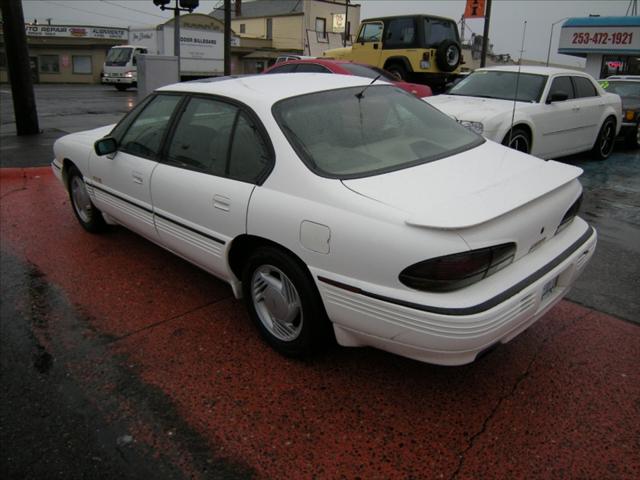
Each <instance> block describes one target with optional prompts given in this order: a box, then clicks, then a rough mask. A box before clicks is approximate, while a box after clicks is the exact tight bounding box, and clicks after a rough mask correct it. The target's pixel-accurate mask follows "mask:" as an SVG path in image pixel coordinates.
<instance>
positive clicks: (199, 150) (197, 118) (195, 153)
mask: <svg viewBox="0 0 640 480" xmlns="http://www.w3.org/2000/svg"><path fill="white" fill-rule="evenodd" d="M237 112H238V109H237V107H235V106H233V105H231V104H228V103H225V102H220V101H217V100H210V99H205V98H198V97H194V98H192V99H191V100H189V104H188V105H187V108H186V109H185V110H184V113H183V114H182V116H181V117H180V120H179V121H178V124H177V126H176V129H175V131H174V133H173V137H172V138H171V142H170V146H169V150H168V152H167V163H170V164H173V165H176V166H178V167H182V168H188V169H192V170H198V171H201V172H205V173H211V174H213V175H218V176H223V175H224V174H225V169H226V164H227V153H228V149H229V139H230V137H231V131H232V129H233V124H234V122H235V119H236V114H237Z"/></svg>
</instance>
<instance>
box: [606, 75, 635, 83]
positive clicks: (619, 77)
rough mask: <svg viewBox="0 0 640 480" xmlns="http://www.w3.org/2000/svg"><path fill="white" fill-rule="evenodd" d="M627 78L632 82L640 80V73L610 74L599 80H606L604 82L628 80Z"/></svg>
mask: <svg viewBox="0 0 640 480" xmlns="http://www.w3.org/2000/svg"><path fill="white" fill-rule="evenodd" d="M629 80H631V81H634V82H640V75H611V76H610V77H607V78H601V79H600V81H606V82H615V81H621V82H628V81H629Z"/></svg>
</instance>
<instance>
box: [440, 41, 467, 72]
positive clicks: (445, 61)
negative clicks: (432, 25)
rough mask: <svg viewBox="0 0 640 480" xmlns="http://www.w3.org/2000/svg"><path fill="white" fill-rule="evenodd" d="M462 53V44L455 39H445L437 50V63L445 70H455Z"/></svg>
mask: <svg viewBox="0 0 640 480" xmlns="http://www.w3.org/2000/svg"><path fill="white" fill-rule="evenodd" d="M461 59H462V55H461V53H460V45H458V44H457V43H456V42H454V41H453V40H444V41H443V42H442V43H441V44H440V45H438V49H437V50H436V65H437V66H438V68H439V69H440V70H441V71H443V72H453V71H454V70H455V69H456V68H458V65H460V61H461Z"/></svg>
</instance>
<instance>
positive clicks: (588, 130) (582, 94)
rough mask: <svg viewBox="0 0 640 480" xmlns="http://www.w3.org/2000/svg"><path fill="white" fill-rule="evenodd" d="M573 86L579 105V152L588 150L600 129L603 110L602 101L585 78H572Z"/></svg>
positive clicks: (593, 86) (589, 81)
mask: <svg viewBox="0 0 640 480" xmlns="http://www.w3.org/2000/svg"><path fill="white" fill-rule="evenodd" d="M571 78H572V80H573V86H574V88H575V92H576V103H578V104H579V108H580V110H579V115H578V117H579V120H578V121H579V124H580V127H582V129H581V130H580V132H579V133H580V136H579V145H578V147H579V148H580V149H581V150H588V149H590V148H591V147H592V146H593V144H594V142H595V141H596V137H597V136H598V132H599V129H600V120H601V117H602V112H603V109H604V101H603V99H602V97H600V96H599V95H598V91H597V90H596V87H595V85H593V83H592V82H591V80H589V79H588V78H586V77H582V76H578V75H576V76H573V77H571Z"/></svg>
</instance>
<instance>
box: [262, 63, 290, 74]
mask: <svg viewBox="0 0 640 480" xmlns="http://www.w3.org/2000/svg"><path fill="white" fill-rule="evenodd" d="M296 67H297V65H296V64H295V63H289V64H287V65H282V66H281V67H276V68H274V69H271V70H269V71H268V72H267V73H291V72H293V71H295V69H296Z"/></svg>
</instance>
